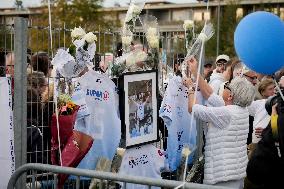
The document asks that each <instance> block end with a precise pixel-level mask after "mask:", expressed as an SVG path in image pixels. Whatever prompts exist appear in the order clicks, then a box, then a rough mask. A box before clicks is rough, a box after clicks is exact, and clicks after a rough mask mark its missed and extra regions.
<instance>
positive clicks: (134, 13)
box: [125, 3, 141, 22]
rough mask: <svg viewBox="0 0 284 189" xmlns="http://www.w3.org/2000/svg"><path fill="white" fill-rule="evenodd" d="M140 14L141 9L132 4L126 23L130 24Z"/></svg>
mask: <svg viewBox="0 0 284 189" xmlns="http://www.w3.org/2000/svg"><path fill="white" fill-rule="evenodd" d="M140 12H141V8H140V7H139V6H137V5H135V4H133V3H132V4H131V5H130V7H129V9H128V11H127V14H126V17H125V22H129V21H130V20H132V19H133V18H135V17H136V16H138V15H139V14H140Z"/></svg>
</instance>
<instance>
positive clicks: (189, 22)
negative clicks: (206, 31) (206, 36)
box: [183, 20, 194, 30]
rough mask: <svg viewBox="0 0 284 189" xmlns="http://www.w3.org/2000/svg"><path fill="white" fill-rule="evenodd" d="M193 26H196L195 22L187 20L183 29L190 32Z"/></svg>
mask: <svg viewBox="0 0 284 189" xmlns="http://www.w3.org/2000/svg"><path fill="white" fill-rule="evenodd" d="M193 26H194V22H193V20H185V21H184V24H183V29H185V30H189V29H191V28H193Z"/></svg>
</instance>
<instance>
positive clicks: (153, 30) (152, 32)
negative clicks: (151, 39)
mask: <svg viewBox="0 0 284 189" xmlns="http://www.w3.org/2000/svg"><path fill="white" fill-rule="evenodd" d="M147 35H149V36H156V35H157V28H152V27H149V28H148V29H147Z"/></svg>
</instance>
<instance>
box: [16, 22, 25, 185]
mask: <svg viewBox="0 0 284 189" xmlns="http://www.w3.org/2000/svg"><path fill="white" fill-rule="evenodd" d="M14 21H15V22H14V24H15V28H14V29H15V39H14V46H15V66H14V67H15V74H14V132H15V133H14V136H15V158H16V169H17V168H19V167H20V166H21V165H23V164H25V163H26V153H27V36H28V20H27V19H25V18H22V17H16V18H15V20H14ZM22 178H23V179H21V180H20V181H19V183H18V185H17V188H24V186H25V185H24V184H25V180H24V179H25V176H24V177H22Z"/></svg>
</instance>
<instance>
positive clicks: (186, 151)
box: [181, 147, 191, 157]
mask: <svg viewBox="0 0 284 189" xmlns="http://www.w3.org/2000/svg"><path fill="white" fill-rule="evenodd" d="M190 153H191V151H190V149H189V148H188V147H184V148H183V149H182V152H181V154H182V156H183V157H187V156H189V154H190Z"/></svg>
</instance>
